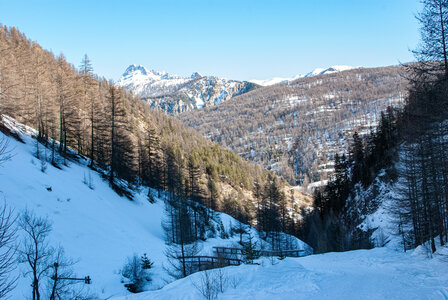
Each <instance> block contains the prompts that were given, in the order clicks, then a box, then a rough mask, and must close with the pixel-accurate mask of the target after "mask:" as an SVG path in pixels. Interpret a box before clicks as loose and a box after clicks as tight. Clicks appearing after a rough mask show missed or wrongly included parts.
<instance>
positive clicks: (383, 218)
mask: <svg viewBox="0 0 448 300" xmlns="http://www.w3.org/2000/svg"><path fill="white" fill-rule="evenodd" d="M447 15H448V11H447V6H446V2H445V1H425V2H424V9H423V11H422V12H421V13H420V15H419V21H420V23H421V25H422V29H421V32H422V42H421V44H420V46H419V47H418V48H417V49H416V50H414V54H415V55H416V58H417V60H418V61H417V63H413V64H409V65H407V66H406V73H407V78H408V80H409V87H408V95H407V97H406V98H405V104H404V106H403V107H402V108H399V109H392V108H391V107H389V108H388V109H387V111H385V112H382V113H381V118H380V122H379V124H378V125H377V126H376V128H375V129H374V130H372V132H371V133H370V134H367V135H365V136H364V137H362V136H360V135H359V134H358V133H357V132H355V133H354V135H353V137H352V142H351V145H350V149H349V151H348V152H346V153H344V154H343V155H341V156H339V155H336V156H335V171H334V173H333V174H332V175H331V176H330V180H329V182H328V184H327V185H326V186H325V187H324V188H322V189H321V190H317V191H316V193H315V197H314V200H315V201H314V210H311V211H309V212H308V214H306V216H305V218H304V222H303V226H302V232H301V235H302V237H303V239H304V240H305V241H307V242H308V243H309V244H310V245H311V246H313V247H314V248H315V249H316V250H317V251H320V252H326V251H346V250H349V249H357V248H369V247H373V246H380V247H382V246H385V245H386V244H388V243H389V242H391V241H394V240H395V241H397V240H398V241H399V245H400V247H401V248H402V249H404V251H407V250H409V249H413V248H416V247H418V246H419V245H423V248H425V249H426V251H427V255H428V256H430V257H431V256H432V254H433V253H435V252H436V251H437V250H438V249H440V248H442V249H443V248H444V246H445V245H446V243H447V241H448V226H447V224H448V205H447V204H448V129H447V125H448V98H447V91H448V60H447V57H448V52H447V50H446V49H447V47H446V44H445V43H446V42H445V31H444V26H445V25H446V23H445V22H446V21H445V20H446V16H447Z"/></svg>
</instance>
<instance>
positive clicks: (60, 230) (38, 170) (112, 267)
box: [0, 117, 306, 299]
mask: <svg viewBox="0 0 448 300" xmlns="http://www.w3.org/2000/svg"><path fill="white" fill-rule="evenodd" d="M4 119H5V121H6V124H7V126H8V127H10V128H13V129H14V130H15V131H17V132H19V133H20V136H21V138H22V139H23V141H24V142H25V143H24V144H23V143H20V142H18V141H16V140H14V139H12V138H8V140H9V144H8V149H9V150H10V151H11V154H12V158H11V159H10V160H8V161H6V162H4V163H3V164H2V165H1V166H0V199H2V200H5V201H6V203H7V205H8V206H10V207H12V208H13V209H14V211H15V213H17V214H20V213H22V212H23V211H24V210H26V209H28V210H30V211H33V212H34V213H35V214H36V215H37V216H40V217H48V219H49V220H50V221H51V222H52V223H53V224H52V225H53V231H52V233H51V234H50V244H51V245H53V246H58V245H60V246H62V247H64V249H65V252H66V254H67V256H69V257H71V258H72V259H74V260H76V261H78V262H77V263H76V264H75V266H74V271H75V272H76V274H77V275H78V276H80V277H84V276H86V275H89V276H90V277H91V278H92V284H91V285H84V288H86V289H88V290H89V291H90V292H91V293H94V294H96V295H97V296H98V297H99V298H100V299H108V298H109V297H112V296H124V295H128V294H129V292H128V291H127V290H126V289H125V288H124V286H123V283H122V282H121V279H122V278H121V275H120V274H119V271H120V269H121V268H122V267H123V264H124V263H125V261H126V258H127V257H129V256H131V255H133V254H134V253H135V254H137V255H142V254H143V253H147V254H148V257H149V258H150V259H151V260H152V261H154V268H153V271H152V278H153V281H152V282H151V284H150V285H149V286H148V288H149V289H157V288H160V287H162V286H163V285H165V284H166V280H168V281H169V280H170V277H169V276H168V275H167V274H166V271H165V270H164V268H163V266H164V265H165V266H166V258H165V254H164V251H165V249H166V247H165V241H164V232H163V230H162V226H161V222H162V219H163V217H164V211H165V208H164V201H163V200H162V199H156V203H154V204H151V203H149V202H148V200H147V197H146V195H147V192H148V191H147V189H146V188H142V189H141V190H140V191H136V192H135V197H134V200H133V201H130V200H129V199H127V198H124V197H120V196H118V195H117V194H116V193H115V192H114V191H113V190H112V189H111V188H110V186H109V184H108V183H107V181H104V180H103V179H102V178H101V176H100V175H99V174H98V173H96V172H93V171H91V170H90V169H89V168H88V167H87V166H86V165H87V163H88V162H87V161H85V160H84V159H83V158H80V161H79V163H77V162H69V163H68V165H67V166H64V165H61V166H62V169H58V168H55V167H53V166H52V165H51V164H49V163H48V164H46V165H44V166H43V165H42V164H41V161H40V160H38V159H37V158H36V157H35V156H34V153H35V149H36V141H35V139H34V138H32V137H31V136H32V135H35V134H36V132H35V131H34V130H33V129H31V128H29V127H26V126H23V125H21V124H19V123H17V122H15V121H14V120H13V119H11V118H8V117H5V118H4ZM2 138H4V135H3V133H1V132H0V139H2ZM40 153H41V154H40V155H41V156H43V155H44V154H46V155H47V156H50V152H49V151H48V150H47V152H46V153H45V151H44V148H43V146H42V145H40ZM42 169H44V172H42ZM89 185H90V186H91V187H92V188H90V187H89ZM216 216H217V218H215V220H214V221H213V222H214V224H215V227H216V228H217V229H216V230H217V233H216V234H217V237H215V238H210V239H208V240H207V241H205V242H202V243H201V244H200V248H201V249H202V250H201V253H203V254H209V255H210V254H212V253H211V251H212V247H213V246H229V245H234V243H235V242H236V241H237V240H238V239H239V237H238V236H233V237H230V238H228V239H221V238H219V236H220V232H219V230H220V229H219V226H218V223H217V222H220V221H221V222H222V224H223V226H224V228H225V230H226V231H227V232H230V227H231V225H234V226H236V225H237V224H238V221H236V220H235V219H233V218H232V217H230V216H228V215H226V214H222V213H216ZM252 234H253V235H254V236H256V234H257V233H256V231H255V229H252ZM294 240H295V242H296V243H297V247H300V248H303V247H306V245H305V244H304V243H303V242H301V241H300V240H298V239H295V238H294ZM24 271H25V265H24V264H21V265H20V266H19V269H18V270H17V274H18V275H19V281H18V286H17V288H16V289H15V290H14V291H13V294H12V299H27V298H28V297H29V296H30V295H31V287H30V281H29V278H27V277H26V276H23V272H24ZM79 285H80V286H83V284H82V283H79Z"/></svg>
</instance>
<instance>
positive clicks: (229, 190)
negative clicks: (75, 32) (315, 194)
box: [0, 26, 309, 226]
mask: <svg viewBox="0 0 448 300" xmlns="http://www.w3.org/2000/svg"><path fill="white" fill-rule="evenodd" d="M0 47H1V48H0V51H1V56H0V75H1V76H0V113H1V114H5V115H8V116H10V117H12V118H15V119H16V120H17V121H19V122H23V123H24V124H26V125H29V126H31V127H33V128H35V129H36V130H37V136H36V140H37V141H38V142H36V148H35V156H36V157H37V158H39V159H42V160H43V161H47V162H48V163H51V164H52V165H54V166H60V165H62V164H65V163H66V161H69V160H73V159H75V160H76V156H74V155H72V152H71V151H70V148H71V149H74V150H75V151H76V152H77V153H79V154H80V155H83V156H85V157H87V158H89V159H90V167H91V168H92V169H94V170H97V171H99V172H100V173H102V174H103V177H104V178H105V180H108V182H109V183H110V185H111V186H112V187H113V188H114V189H115V190H116V191H117V192H118V193H119V194H121V195H125V196H127V197H128V198H129V199H132V197H133V196H132V194H133V189H135V188H138V187H139V186H141V185H143V186H149V187H152V188H154V189H156V190H158V191H162V190H168V191H170V192H171V193H172V194H173V195H174V194H175V195H176V196H180V197H183V198H189V199H192V200H194V201H196V202H197V203H200V204H204V205H206V206H208V207H211V208H213V209H216V210H221V211H226V212H228V213H229V214H231V215H234V216H236V218H238V219H240V220H243V221H245V222H252V224H254V225H255V224H256V223H257V222H256V220H257V219H259V217H257V214H258V213H259V212H260V211H261V206H260V207H258V208H256V203H257V202H256V200H257V199H261V196H260V194H255V193H259V189H269V188H272V189H275V190H276V191H277V192H276V194H275V196H272V195H273V194H272V193H271V194H270V195H271V196H272V197H270V196H269V195H267V194H266V196H263V197H262V198H263V201H264V202H263V203H265V202H266V203H267V202H268V200H269V201H270V202H269V203H272V201H275V203H276V205H278V207H282V206H281V205H280V203H284V205H283V206H287V207H288V214H287V215H286V212H287V210H286V209H284V210H283V211H284V212H283V217H284V218H286V217H288V218H289V217H295V216H296V215H295V214H296V213H299V207H300V206H303V205H305V206H307V205H309V203H308V202H304V201H303V200H304V199H305V200H306V201H309V198H307V197H305V196H303V195H301V194H300V193H298V192H297V191H292V192H289V187H288V186H287V184H286V183H285V182H284V181H283V180H282V179H277V178H274V177H275V176H273V175H272V174H270V173H269V172H268V171H266V170H264V169H263V168H262V167H261V166H259V165H256V164H253V163H249V162H246V161H245V160H244V159H242V158H241V157H239V156H238V155H236V154H235V153H233V152H231V151H230V150H227V149H225V148H223V147H221V146H219V145H218V144H215V143H212V142H210V141H208V140H207V139H205V138H203V137H201V136H200V135H199V134H197V133H196V132H195V131H194V130H192V129H189V128H187V127H186V126H184V125H182V124H181V123H180V122H179V121H177V120H175V119H173V118H171V117H168V116H166V115H165V114H164V113H160V112H157V111H151V109H150V107H149V105H147V104H146V103H145V102H143V101H141V100H140V99H138V98H136V97H133V96H132V95H131V94H129V93H128V92H126V91H125V90H124V89H123V88H119V87H117V86H116V85H115V84H113V83H112V82H108V81H106V80H105V79H102V78H98V77H97V76H96V75H94V73H93V70H92V67H91V63H90V61H89V59H88V57H87V55H86V56H85V57H84V58H83V59H82V62H81V64H80V66H79V68H75V67H74V66H73V65H70V64H69V63H67V61H66V60H65V58H64V55H63V54H62V53H61V54H59V55H57V56H55V55H54V54H53V53H51V52H49V51H46V50H44V49H42V48H41V47H40V46H39V45H38V44H37V43H36V42H33V41H30V40H28V39H27V38H26V36H25V35H24V34H22V33H21V32H19V31H18V30H17V29H15V28H14V27H11V28H7V27H6V26H2V27H1V28H0ZM55 153H58V154H59V156H58V155H55ZM58 157H63V160H62V161H61V160H60V159H58ZM285 193H287V195H286V194H285ZM269 197H270V198H269ZM153 198H154V195H151V194H148V200H149V201H152V200H153ZM265 207H266V209H265V210H264V211H267V206H265ZM275 207H277V206H275ZM273 208H274V207H273V206H271V211H272V209H273ZM289 209H292V213H289V211H290V210H289ZM278 217H279V213H278V210H277V208H275V214H274V215H272V218H278ZM258 225H259V226H261V225H260V223H258Z"/></svg>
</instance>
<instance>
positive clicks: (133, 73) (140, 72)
mask: <svg viewBox="0 0 448 300" xmlns="http://www.w3.org/2000/svg"><path fill="white" fill-rule="evenodd" d="M125 78H133V79H135V78H139V80H142V79H145V81H148V80H149V81H156V80H164V79H165V80H166V79H179V78H180V77H179V76H177V75H170V74H169V73H167V72H165V71H156V70H148V69H147V68H145V67H144V66H142V65H135V64H133V65H130V66H129V67H127V68H126V71H125V72H124V73H123V75H122V76H121V79H120V81H121V80H123V79H125Z"/></svg>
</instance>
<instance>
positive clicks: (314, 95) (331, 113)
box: [179, 66, 407, 185]
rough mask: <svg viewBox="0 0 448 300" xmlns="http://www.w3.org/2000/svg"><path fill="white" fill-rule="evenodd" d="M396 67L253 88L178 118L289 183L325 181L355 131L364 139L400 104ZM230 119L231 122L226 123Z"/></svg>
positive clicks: (401, 81)
mask: <svg viewBox="0 0 448 300" xmlns="http://www.w3.org/2000/svg"><path fill="white" fill-rule="evenodd" d="M403 75H404V69H403V68H402V67H400V66H393V67H383V68H373V69H368V68H359V69H353V70H348V71H343V72H339V73H333V74H325V75H320V76H316V77H310V78H301V79H297V80H295V81H292V82H289V83H284V84H278V85H274V86H268V87H263V88H259V89H257V90H254V91H251V92H249V93H246V94H243V95H240V96H238V97H235V98H233V99H232V100H230V101H227V102H225V103H222V104H220V105H218V106H215V107H209V108H205V109H202V110H198V111H194V112H188V113H184V114H181V115H179V118H180V119H181V120H182V121H184V122H185V123H186V124H188V125H189V126H191V127H193V128H196V129H198V130H199V131H200V132H202V134H203V135H204V136H206V137H209V138H211V139H212V140H213V141H215V142H218V143H219V144H221V145H222V146H225V147H228V148H229V149H232V150H233V151H235V152H236V153H238V154H240V155H241V156H243V157H245V158H247V159H250V160H252V161H254V162H258V163H261V164H262V165H264V166H265V167H267V168H270V169H272V170H275V171H276V172H277V173H278V174H281V175H282V176H284V177H285V178H286V179H287V180H288V182H289V183H291V184H296V183H299V184H303V183H304V184H305V185H306V183H309V182H314V181H319V180H325V179H327V178H328V176H327V174H328V172H330V173H331V172H332V171H333V160H334V155H335V153H341V152H343V151H345V150H346V149H347V144H348V141H349V140H350V139H351V136H352V134H353V132H354V131H355V130H358V131H359V132H360V133H361V134H366V133H369V131H370V129H371V128H372V127H374V126H375V125H376V124H377V122H378V119H379V117H380V113H381V111H384V110H385V109H386V108H387V107H388V106H392V107H399V106H402V103H403V100H404V97H405V95H406V88H407V81H406V79H405V78H404V77H403ZM229 120H231V121H229Z"/></svg>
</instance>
